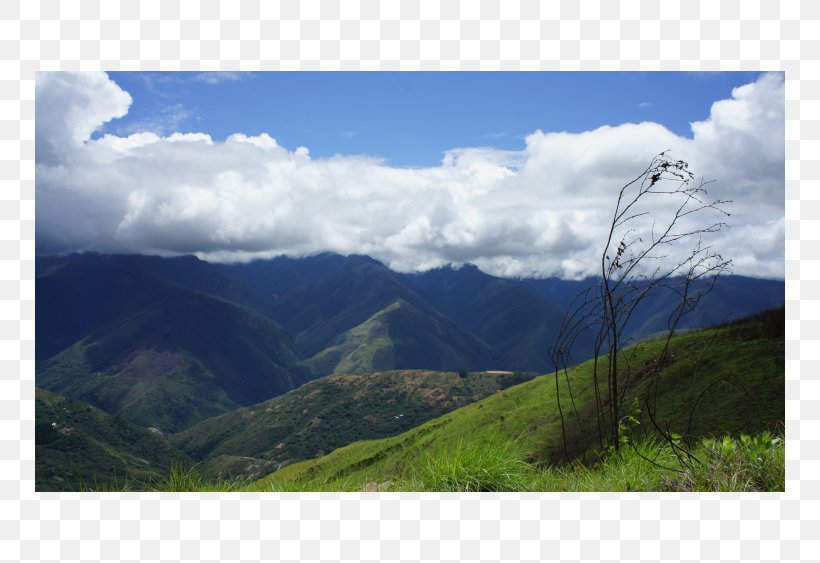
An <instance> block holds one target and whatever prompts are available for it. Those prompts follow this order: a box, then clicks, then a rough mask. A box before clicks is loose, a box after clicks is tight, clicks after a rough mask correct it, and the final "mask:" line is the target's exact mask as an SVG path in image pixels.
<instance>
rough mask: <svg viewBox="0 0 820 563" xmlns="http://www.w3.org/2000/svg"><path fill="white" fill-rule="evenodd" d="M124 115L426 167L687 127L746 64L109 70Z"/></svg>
mask: <svg viewBox="0 0 820 563" xmlns="http://www.w3.org/2000/svg"><path fill="white" fill-rule="evenodd" d="M109 76H110V78H111V79H113V80H114V81H115V82H116V83H117V84H119V85H120V86H121V87H122V88H123V89H124V90H126V91H128V92H129V93H130V94H131V96H132V98H133V103H132V106H131V108H130V109H129V112H128V115H126V116H125V117H124V118H121V119H115V120H113V121H111V122H109V123H107V124H106V125H105V126H104V127H103V128H102V129H101V130H100V131H98V132H97V134H96V135H97V136H98V135H100V134H103V133H114V134H119V135H127V134H129V133H133V132H137V131H146V130H149V131H154V132H156V133H158V134H161V135H162V134H169V133H172V132H174V131H180V132H204V133H208V134H210V135H211V137H212V138H213V139H214V140H224V139H225V138H226V137H228V136H229V135H231V134H232V133H236V132H241V133H244V134H246V135H258V134H260V133H263V132H264V133H268V134H269V135H271V136H272V137H274V138H275V139H276V140H277V141H278V142H279V144H280V145H282V146H284V147H286V148H288V149H291V150H293V149H295V148H297V147H299V146H306V147H308V148H309V149H310V154H311V156H313V157H314V158H316V157H318V158H322V157H328V156H332V155H334V154H337V153H338V154H345V155H350V154H367V155H370V156H376V157H381V158H384V159H386V160H387V162H388V163H389V164H391V165H393V166H409V167H415V166H432V165H436V164H438V163H439V162H441V159H442V156H443V155H444V152H445V151H447V150H449V149H452V148H455V147H480V146H489V147H494V148H497V149H504V150H520V149H522V148H523V147H524V138H525V136H526V135H528V134H530V133H533V132H534V131H536V130H537V129H540V130H542V131H544V132H552V131H556V132H557V131H568V132H582V131H589V130H592V129H596V128H598V127H600V126H602V125H611V126H616V125H620V124H623V123H638V122H642V121H654V122H657V123H661V124H663V125H664V126H665V127H667V128H668V129H670V130H671V131H673V132H674V133H676V134H678V135H680V136H683V137H691V136H692V132H691V129H690V126H689V123H690V122H692V121H699V120H703V119H706V118H707V117H708V116H709V111H710V108H711V105H712V103H714V102H715V101H716V100H720V99H724V98H728V97H729V96H730V95H731V92H732V89H733V88H734V87H737V86H740V85H742V84H747V83H750V82H754V81H755V80H756V79H757V78H758V76H759V73H754V72H692V73H686V72H260V73H193V72H191V73H168V72H161V73H134V72H112V73H109Z"/></svg>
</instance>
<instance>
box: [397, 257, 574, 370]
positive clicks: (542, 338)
mask: <svg viewBox="0 0 820 563" xmlns="http://www.w3.org/2000/svg"><path fill="white" fill-rule="evenodd" d="M403 280H405V281H406V282H407V284H408V285H409V286H411V287H413V288H414V289H415V290H416V291H418V292H419V293H420V294H421V295H422V296H423V297H425V298H426V299H428V300H429V301H430V302H432V303H433V304H434V305H435V306H436V307H437V308H438V310H439V311H441V312H442V313H443V314H445V315H447V316H448V317H449V318H451V319H453V320H454V321H455V322H456V323H458V324H459V326H461V327H463V328H464V329H465V330H467V331H469V332H472V333H473V334H475V335H476V336H478V337H479V338H481V339H482V340H483V341H485V342H487V343H488V344H489V345H491V346H492V347H493V349H494V350H495V351H496V353H497V355H498V361H499V364H500V365H503V366H505V369H514V370H526V369H532V370H546V369H549V368H550V366H549V364H548V357H547V349H548V348H549V346H550V344H552V343H553V342H554V341H555V337H556V336H557V333H558V329H559V328H560V326H561V320H562V317H563V314H564V311H563V309H561V308H559V307H558V306H556V305H554V304H553V303H551V302H549V301H548V300H546V299H545V298H543V297H541V296H540V295H538V294H537V293H535V292H534V291H532V290H530V289H529V288H527V287H525V286H524V285H522V284H521V283H519V282H517V281H514V280H506V279H502V278H496V277H493V276H490V275H488V274H485V273H484V272H482V271H480V270H479V269H478V268H476V267H475V266H471V265H467V266H463V267H462V268H459V269H457V270H455V269H453V268H440V269H437V270H431V271H428V272H425V273H422V274H409V275H404V276H403Z"/></svg>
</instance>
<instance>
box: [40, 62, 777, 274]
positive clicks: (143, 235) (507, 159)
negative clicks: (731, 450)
mask: <svg viewBox="0 0 820 563" xmlns="http://www.w3.org/2000/svg"><path fill="white" fill-rule="evenodd" d="M131 102H132V99H131V96H130V95H129V94H128V93H127V92H125V91H123V90H122V89H121V88H120V87H119V86H118V85H117V84H115V83H114V82H113V81H112V80H110V79H109V78H108V77H107V76H106V75H105V74H104V73H76V74H75V73H39V74H38V77H37V83H36V111H37V114H36V118H37V119H36V150H37V170H36V210H37V227H36V229H37V234H36V236H37V251H38V253H61V252H69V251H77V250H93V251H102V252H133V253H159V254H175V253H196V254H198V255H200V256H201V257H203V258H205V259H208V260H221V261H234V260H247V259H250V258H253V257H269V256H274V255H280V254H287V255H291V256H300V255H308V254H313V253H317V252H322V251H332V252H338V253H343V254H348V253H359V254H367V255H370V256H373V257H375V258H377V259H379V260H382V261H383V262H385V263H386V264H388V265H389V266H391V267H392V268H394V269H397V270H401V271H413V270H425V269H429V268H432V267H437V266H442V265H445V264H449V263H452V264H456V265H457V264H462V263H466V262H471V263H474V264H476V265H478V266H479V267H480V268H482V269H483V270H485V271H487V272H488V273H491V274H495V275H502V276H550V275H558V276H562V277H579V276H583V275H589V274H593V273H595V272H596V268H597V267H598V266H599V260H600V253H601V251H602V248H601V246H602V243H603V241H604V240H605V236H606V229H607V226H608V222H609V220H610V218H611V215H612V209H613V206H614V204H615V199H616V197H617V192H618V189H619V188H620V187H621V186H622V185H623V184H624V183H625V182H627V181H628V180H630V179H632V178H634V177H635V176H636V175H637V174H638V173H640V172H641V171H642V170H643V169H644V168H645V167H646V165H647V164H648V163H649V161H650V159H651V158H652V156H653V155H655V154H657V153H659V152H660V151H664V150H670V151H671V154H672V155H673V157H674V158H675V159H678V158H680V159H683V160H686V161H688V162H689V163H690V166H691V169H692V170H693V171H695V172H696V173H697V175H698V177H699V178H700V177H701V176H702V177H704V178H706V179H709V180H712V179H714V180H715V182H714V183H712V184H710V185H709V191H710V195H712V196H713V197H716V198H719V199H722V200H733V201H734V203H732V204H731V206H730V207H731V209H730V211H731V213H732V215H731V217H730V220H729V222H730V224H731V226H732V228H731V229H728V230H725V231H722V232H720V233H718V234H717V235H716V236H715V237H713V239H712V240H710V241H708V242H710V243H711V244H714V245H715V247H716V248H718V249H719V250H720V252H721V253H722V254H724V255H725V256H726V257H728V258H731V259H733V261H734V271H735V272H736V273H739V274H745V275H754V276H773V277H782V276H783V270H784V238H785V232H784V162H785V141H784V137H785V135H784V123H785V122H784V83H783V75H782V74H779V73H776V74H765V75H762V76H761V77H760V79H759V80H758V81H756V82H755V83H752V84H748V85H745V86H743V87H740V88H736V89H735V90H734V91H733V92H732V93H731V98H728V99H725V100H721V101H717V102H716V103H715V104H714V105H713V106H712V109H711V114H710V115H709V116H704V120H703V121H700V122H696V123H693V124H692V133H693V136H692V138H685V137H681V136H678V135H676V134H674V133H672V132H671V131H669V130H668V129H666V128H665V127H663V126H662V125H660V124H657V123H651V122H644V123H637V124H632V123H630V124H623V125H619V126H616V127H609V126H607V127H601V128H599V129H595V130H593V131H587V132H584V133H579V134H578V133H562V132H542V131H535V132H533V133H532V134H530V135H529V136H527V137H526V144H525V147H524V149H523V150H521V151H501V150H497V149H493V148H454V149H452V150H450V151H448V152H447V153H446V154H445V155H443V158H442V162H441V165H440V166H436V167H427V168H396V167H391V166H390V165H389V164H387V163H386V162H384V161H382V160H379V159H378V158H374V157H369V156H361V155H355V156H335V157H333V158H327V159H314V158H311V156H310V153H309V150H308V148H305V147H298V148H295V149H293V150H291V149H288V148H285V147H282V146H280V145H279V144H278V143H277V142H276V140H275V138H274V136H271V135H268V134H261V135H259V136H246V135H243V134H241V133H237V134H234V135H232V136H230V137H228V138H227V139H225V140H224V141H223V140H215V139H211V137H210V136H209V135H207V134H203V133H196V132H193V133H174V134H171V135H168V136H165V137H160V136H158V135H156V134H154V133H149V132H138V133H134V134H132V135H130V136H128V137H119V136H113V135H105V136H102V137H101V138H98V139H92V137H91V136H92V133H93V132H94V131H95V130H96V129H98V128H99V127H100V126H101V125H102V124H103V123H105V122H107V121H110V120H112V119H116V118H118V117H122V116H123V115H125V114H126V113H127V112H128V109H129V106H130V104H131ZM272 134H273V135H275V132H272ZM657 211H658V212H662V211H663V210H662V209H660V208H659V209H658V210H657Z"/></svg>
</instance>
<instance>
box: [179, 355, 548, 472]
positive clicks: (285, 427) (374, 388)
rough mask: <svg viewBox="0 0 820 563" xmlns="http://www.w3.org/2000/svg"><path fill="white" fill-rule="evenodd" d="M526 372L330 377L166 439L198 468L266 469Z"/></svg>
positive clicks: (409, 420)
mask: <svg viewBox="0 0 820 563" xmlns="http://www.w3.org/2000/svg"><path fill="white" fill-rule="evenodd" d="M531 377H533V375H532V374H530V375H526V374H512V373H507V374H495V373H469V374H467V375H466V376H464V377H462V376H461V375H459V374H457V373H452V372H432V371H394V372H383V373H368V374H364V375H357V374H345V375H333V376H329V377H325V378H322V379H318V380H316V381H312V382H310V383H308V384H306V385H304V386H302V387H300V388H299V389H296V390H294V391H291V392H289V393H286V394H284V395H281V396H279V397H276V398H274V399H271V400H269V401H265V402H264V403H261V404H258V405H254V406H251V407H247V408H242V409H238V410H235V411H232V412H229V413H226V414H224V415H221V416H218V417H215V418H212V419H209V420H205V421H203V422H201V423H199V424H197V425H195V426H193V427H191V428H189V429H187V430H185V431H184V432H181V433H180V434H177V435H175V436H172V437H171V443H172V444H174V445H175V446H176V447H178V448H180V449H181V450H184V451H185V452H187V453H188V454H190V455H191V456H192V457H194V458H196V459H197V460H200V461H202V462H204V463H203V473H207V474H218V473H220V472H221V473H222V474H223V475H228V474H233V472H234V471H236V472H239V473H243V474H244V473H246V471H245V470H244V469H243V468H250V470H251V472H254V471H259V469H258V467H256V466H259V465H261V466H263V469H265V470H266V472H270V471H272V470H273V469H275V466H274V467H269V464H270V463H274V464H275V465H280V464H287V463H290V462H293V461H297V460H302V459H311V458H315V457H317V456H321V455H324V454H325V453H329V452H331V451H332V450H334V449H336V448H338V447H340V446H344V445H346V444H349V443H350V442H353V441H355V440H361V439H370V438H381V437H384V436H390V435H395V434H399V433H401V432H403V431H406V430H408V429H410V428H413V427H415V426H418V425H419V424H422V423H424V422H426V421H428V420H430V419H432V418H435V417H437V416H440V415H442V414H444V413H447V412H450V411H452V410H453V409H456V408H459V407H462V406H464V405H466V404H469V403H471V402H473V401H477V400H479V399H482V398H484V397H487V396H488V395H491V394H493V393H496V392H498V391H500V390H502V389H504V388H506V387H509V386H510V385H513V384H516V383H520V382H521V381H525V380H526V379H528V378H531Z"/></svg>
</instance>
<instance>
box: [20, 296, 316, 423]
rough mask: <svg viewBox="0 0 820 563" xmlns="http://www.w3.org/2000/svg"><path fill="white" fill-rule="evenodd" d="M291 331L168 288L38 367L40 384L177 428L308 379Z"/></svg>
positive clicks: (128, 415) (215, 300)
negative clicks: (288, 333) (291, 337)
mask: <svg viewBox="0 0 820 563" xmlns="http://www.w3.org/2000/svg"><path fill="white" fill-rule="evenodd" d="M298 364H299V358H298V356H297V353H296V350H295V349H294V347H293V343H292V341H291V340H290V338H289V336H288V335H287V334H285V332H284V331H283V330H282V329H281V327H279V326H278V325H277V324H276V323H275V322H274V321H272V320H271V319H270V318H268V317H265V316H264V315H262V314H260V313H257V312H256V311H253V310H251V309H248V308H245V307H243V306H241V305H236V304H234V303H230V302H228V301H224V300H222V299H219V298H216V297H213V296H209V295H206V294H201V293H198V292H195V291H191V290H187V289H184V288H181V287H179V286H173V285H168V286H165V287H163V288H162V290H161V291H159V292H158V293H157V295H156V296H155V297H154V298H152V299H151V300H149V301H148V302H147V303H146V304H145V305H142V306H140V307H137V308H135V309H133V310H130V311H128V312H126V313H123V314H121V315H120V316H117V317H115V318H114V319H113V320H111V321H109V322H106V323H104V324H101V325H99V326H97V327H96V328H95V329H94V330H93V331H92V332H91V333H89V334H88V335H87V336H85V337H84V338H82V339H81V340H79V341H78V342H76V343H75V344H73V345H72V346H70V347H69V348H67V349H66V350H64V351H63V352H61V353H59V354H57V355H55V356H53V357H51V358H50V359H48V360H45V361H42V362H40V363H38V366H37V376H36V378H37V384H38V385H39V386H42V387H45V388H48V389H51V390H53V391H56V392H59V393H64V394H66V395H70V396H72V397H74V398H77V399H80V400H84V401H88V402H90V403H92V404H94V405H96V406H98V407H100V408H103V409H104V410H106V411H108V412H110V413H114V414H119V415H122V416H123V417H126V418H129V419H130V420H132V421H134V422H137V423H139V424H142V425H143V426H156V427H159V428H160V429H161V430H162V431H164V432H175V431H179V430H181V429H183V428H185V427H187V426H190V425H191V424H194V423H196V422H199V421H200V420H203V419H205V418H208V417H210V416H215V415H217V414H219V413H221V412H225V411H227V410H230V409H232V408H236V407H238V406H242V405H249V404H253V403H257V402H260V401H263V400H265V399H268V398H270V397H273V396H275V395H278V394H281V393H284V392H286V391H288V390H290V389H293V388H295V387H297V386H299V385H301V384H302V383H303V382H304V381H306V380H307V379H310V377H311V376H310V373H309V372H308V371H307V370H306V369H305V368H303V367H300V366H299V365H298Z"/></svg>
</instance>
